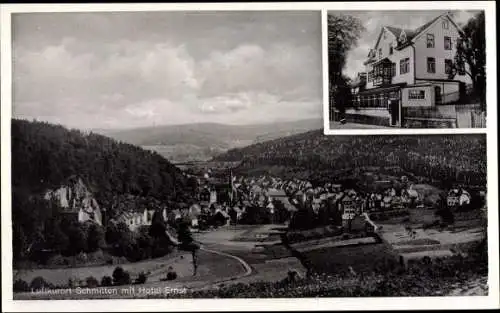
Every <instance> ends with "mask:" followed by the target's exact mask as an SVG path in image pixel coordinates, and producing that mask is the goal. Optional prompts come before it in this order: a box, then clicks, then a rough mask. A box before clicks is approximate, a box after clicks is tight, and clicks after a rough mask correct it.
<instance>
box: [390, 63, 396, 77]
mask: <svg viewBox="0 0 500 313" xmlns="http://www.w3.org/2000/svg"><path fill="white" fill-rule="evenodd" d="M391 76H392V77H394V76H396V63H392V64H391Z"/></svg>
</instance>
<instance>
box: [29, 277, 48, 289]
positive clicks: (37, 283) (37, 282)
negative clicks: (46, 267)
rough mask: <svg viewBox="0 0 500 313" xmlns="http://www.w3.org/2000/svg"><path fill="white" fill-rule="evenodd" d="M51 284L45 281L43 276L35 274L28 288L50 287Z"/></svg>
mask: <svg viewBox="0 0 500 313" xmlns="http://www.w3.org/2000/svg"><path fill="white" fill-rule="evenodd" d="M51 286H52V285H51V284H50V283H49V282H48V281H46V280H45V279H44V278H43V277H41V276H37V277H35V278H33V280H32V281H31V284H30V288H31V289H33V290H39V289H42V288H50V287H51Z"/></svg>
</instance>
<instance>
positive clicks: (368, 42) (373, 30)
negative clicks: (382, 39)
mask: <svg viewBox="0 0 500 313" xmlns="http://www.w3.org/2000/svg"><path fill="white" fill-rule="evenodd" d="M445 12H446V11H430V10H426V11H342V12H338V13H334V14H348V15H352V16H355V17H357V18H359V19H360V20H361V21H362V23H363V26H364V28H365V31H364V32H363V33H362V34H361V37H360V38H359V40H358V43H357V46H356V47H355V48H353V49H351V51H349V53H348V55H347V63H346V66H345V68H344V73H345V74H346V75H347V76H348V77H351V78H354V77H355V76H356V74H357V73H358V72H362V71H364V65H363V62H364V61H366V59H367V56H368V52H369V51H370V49H371V48H373V46H374V45H375V43H376V40H377V38H378V35H379V34H380V31H381V29H382V27H383V26H393V27H399V28H404V29H415V28H418V27H420V26H422V25H424V24H425V23H427V22H429V21H431V20H432V19H433V18H435V17H437V16H439V15H440V14H443V13H445ZM329 13H330V14H332V12H329ZM450 13H451V14H452V15H453V17H454V20H455V21H456V22H457V23H458V24H459V25H460V24H463V25H465V24H466V23H467V21H468V20H469V19H470V18H471V17H473V16H474V14H476V13H477V11H450Z"/></svg>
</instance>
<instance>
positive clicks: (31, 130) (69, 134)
mask: <svg viewBox="0 0 500 313" xmlns="http://www.w3.org/2000/svg"><path fill="white" fill-rule="evenodd" d="M74 177H78V178H79V179H81V180H82V181H83V182H84V184H85V186H86V187H87V188H88V189H89V190H90V191H91V193H92V195H93V196H94V197H95V199H96V200H97V202H98V205H99V206H100V207H101V208H102V209H104V210H105V211H106V216H107V217H108V218H110V217H114V216H116V215H117V214H118V213H120V211H123V210H133V209H135V208H139V209H140V208H142V209H144V208H145V207H151V208H158V207H167V208H173V206H175V205H176V203H178V202H184V201H186V200H187V199H188V194H187V193H186V190H187V189H186V186H187V180H186V177H185V176H184V175H183V173H182V172H181V171H180V170H179V169H178V168H176V167H175V166H174V165H172V164H171V163H170V162H169V161H167V160H166V159H164V158H163V157H162V156H160V155H159V154H157V153H155V152H151V151H147V150H143V149H141V148H139V147H135V146H133V145H130V144H125V143H121V142H117V141H115V140H113V139H110V138H107V137H104V136H102V135H97V134H94V133H88V134H86V133H83V132H81V131H79V130H68V129H66V128H64V127H62V126H58V125H52V124H48V123H44V122H29V121H25V120H15V119H14V120H12V196H13V198H12V220H13V231H14V257H15V258H16V257H22V256H23V254H25V253H27V251H29V250H30V247H32V246H33V245H41V246H42V247H41V248H44V249H47V248H48V249H55V250H57V251H61V252H62V253H66V254H75V253H78V252H80V251H94V250H96V249H98V248H99V246H100V243H98V242H91V241H102V240H103V239H104V238H100V237H102V235H103V234H102V232H104V231H108V230H107V229H106V230H105V229H100V228H95V227H94V226H92V227H93V228H92V227H91V230H89V229H87V228H88V225H87V226H85V225H69V224H68V223H67V222H65V221H64V219H63V218H62V216H61V215H60V214H59V213H60V209H59V208H58V206H57V205H54V203H51V202H50V201H46V200H45V199H44V197H43V195H44V193H46V192H47V190H54V189H57V188H59V187H60V186H65V185H67V184H68V181H69V180H70V178H74ZM68 227H69V228H68ZM66 228H67V229H66ZM99 233H101V235H99ZM96 236H97V237H96ZM92 238H93V239H92ZM99 238H100V239H99ZM61 240H62V241H61Z"/></svg>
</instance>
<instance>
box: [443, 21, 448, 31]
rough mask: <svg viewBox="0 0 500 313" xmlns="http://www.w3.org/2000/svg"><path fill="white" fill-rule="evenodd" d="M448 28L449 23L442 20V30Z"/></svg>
mask: <svg viewBox="0 0 500 313" xmlns="http://www.w3.org/2000/svg"><path fill="white" fill-rule="evenodd" d="M448 27H449V22H448V20H444V21H443V29H448Z"/></svg>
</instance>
